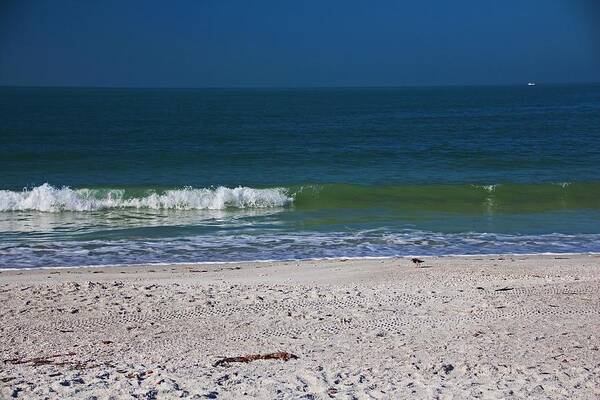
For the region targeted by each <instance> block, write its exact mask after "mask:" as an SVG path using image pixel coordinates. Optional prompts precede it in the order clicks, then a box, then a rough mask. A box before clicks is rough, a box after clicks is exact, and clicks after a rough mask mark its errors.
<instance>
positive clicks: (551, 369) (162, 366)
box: [0, 253, 600, 399]
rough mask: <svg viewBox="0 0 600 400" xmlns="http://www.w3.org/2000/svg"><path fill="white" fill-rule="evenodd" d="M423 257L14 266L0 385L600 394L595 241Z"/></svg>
mask: <svg viewBox="0 0 600 400" xmlns="http://www.w3.org/2000/svg"><path fill="white" fill-rule="evenodd" d="M419 258H421V259H422V260H424V263H423V265H422V266H421V267H416V266H415V264H413V263H412V262H411V260H410V257H404V258H387V259H364V258H363V259H338V260H304V261H281V262H244V263H212V264H189V263H185V264H178V265H173V264H166V265H160V266H158V265H142V266H124V267H123V266H120V267H94V268H60V269H30V270H19V269H13V270H10V271H6V270H5V271H2V272H1V273H0V336H1V337H2V338H3V340H2V341H0V355H1V361H3V362H1V363H0V397H2V398H4V397H7V398H10V397H11V396H14V397H16V398H17V399H19V398H24V399H25V398H26V399H38V398H40V399H41V398H49V399H59V398H81V399H89V398H93V396H96V398H98V399H100V398H108V397H109V396H110V395H113V396H116V397H117V398H120V397H138V398H158V399H162V398H167V399H170V398H180V397H182V398H218V399H234V398H235V399H238V398H241V399H250V398H278V399H279V398H282V399H283V398H286V399H287V398H314V399H321V398H322V399H331V398H336V399H346V398H382V399H385V398H405V397H410V396H412V397H417V398H449V397H464V398H467V397H468V398H507V397H509V398H564V399H567V398H582V399H588V398H589V399H592V398H598V397H599V396H600V350H599V348H598V334H597V328H598V326H600V254H570V255H566V254H565V253H562V254H551V255H549V254H546V255H536V256H531V255H529V256H526V255H519V254H517V255H494V256H483V255H472V256H441V257H427V256H425V257H419ZM276 352H285V353H289V354H293V355H294V356H297V357H298V358H292V357H289V358H288V360H287V361H285V358H284V359H281V360H256V361H251V362H248V363H238V362H229V363H219V360H222V359H223V357H241V356H249V355H250V356H251V355H265V354H270V353H276ZM194 396H196V397H194Z"/></svg>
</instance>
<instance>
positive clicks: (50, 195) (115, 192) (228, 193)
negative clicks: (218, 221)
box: [0, 183, 293, 212]
mask: <svg viewBox="0 0 600 400" xmlns="http://www.w3.org/2000/svg"><path fill="white" fill-rule="evenodd" d="M292 201H293V199H292V197H290V196H288V194H287V191H286V190H285V189H283V188H272V189H254V188H249V187H241V186H240V187H236V188H227V187H223V186H219V187H217V188H200V189H195V188H192V187H185V188H182V189H173V190H165V191H163V192H150V191H148V192H146V194H145V195H143V196H139V197H131V196H128V195H127V192H126V191H125V190H123V189H71V188H69V187H62V188H57V187H54V186H52V185H49V184H47V183H45V184H43V185H41V186H37V187H34V188H32V189H24V190H23V191H21V192H15V191H10V190H0V211H44V212H59V211H96V210H105V209H120V208H135V209H152V210H223V209H226V208H273V207H284V206H286V205H288V204H290V203H291V202H292Z"/></svg>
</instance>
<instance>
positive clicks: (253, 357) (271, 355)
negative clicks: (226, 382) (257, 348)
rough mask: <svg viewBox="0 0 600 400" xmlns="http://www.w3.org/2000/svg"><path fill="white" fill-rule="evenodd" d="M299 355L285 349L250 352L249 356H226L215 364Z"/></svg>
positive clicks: (285, 358)
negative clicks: (260, 352)
mask: <svg viewBox="0 0 600 400" xmlns="http://www.w3.org/2000/svg"><path fill="white" fill-rule="evenodd" d="M297 358H298V356H297V355H295V354H292V353H286V352H284V351H280V352H277V353H268V354H250V355H247V356H240V357H224V358H222V359H221V360H219V361H217V362H216V363H214V364H213V366H214V367H218V366H219V365H223V364H229V363H234V362H239V363H249V362H252V361H256V360H283V361H289V360H295V359H297Z"/></svg>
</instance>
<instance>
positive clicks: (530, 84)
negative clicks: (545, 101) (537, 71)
mask: <svg viewBox="0 0 600 400" xmlns="http://www.w3.org/2000/svg"><path fill="white" fill-rule="evenodd" d="M527 86H535V82H529V83H528V84H527Z"/></svg>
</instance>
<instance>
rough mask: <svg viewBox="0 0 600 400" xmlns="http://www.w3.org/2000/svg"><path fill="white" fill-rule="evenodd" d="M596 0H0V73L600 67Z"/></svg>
mask: <svg viewBox="0 0 600 400" xmlns="http://www.w3.org/2000/svg"><path fill="white" fill-rule="evenodd" d="M599 3H600V1H598V0H498V1H494V0H452V1H450V0H423V1H416V0H411V1H400V0H398V1H386V0H378V1H374V0H373V1H366V0H365V1H351V0H345V1H343V0H340V1H333V0H332V1H327V0H318V1H312V0H303V1H286V0H278V1H260V0H256V1H248V0H238V1H235V0H194V1H184V0H179V1H172V2H171V1H126V0H122V1H109V0H102V1H101V0H98V1H85V0H83V1H79V0H73V1H65V0H53V1H41V0H40V1H33V0H15V1H12V0H0V85H34V86H36V85H41V86H132V87H140V86H141V87H165V86H166V87H206V86H210V87H215V86H216V87H223V86H227V87H238V86H244V87H245V86H402V85H444V84H505V83H506V84H510V83H524V82H527V81H530V80H535V81H537V82H592V81H594V82H598V81H600V30H598V25H600V6H599V5H598V4H599Z"/></svg>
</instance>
